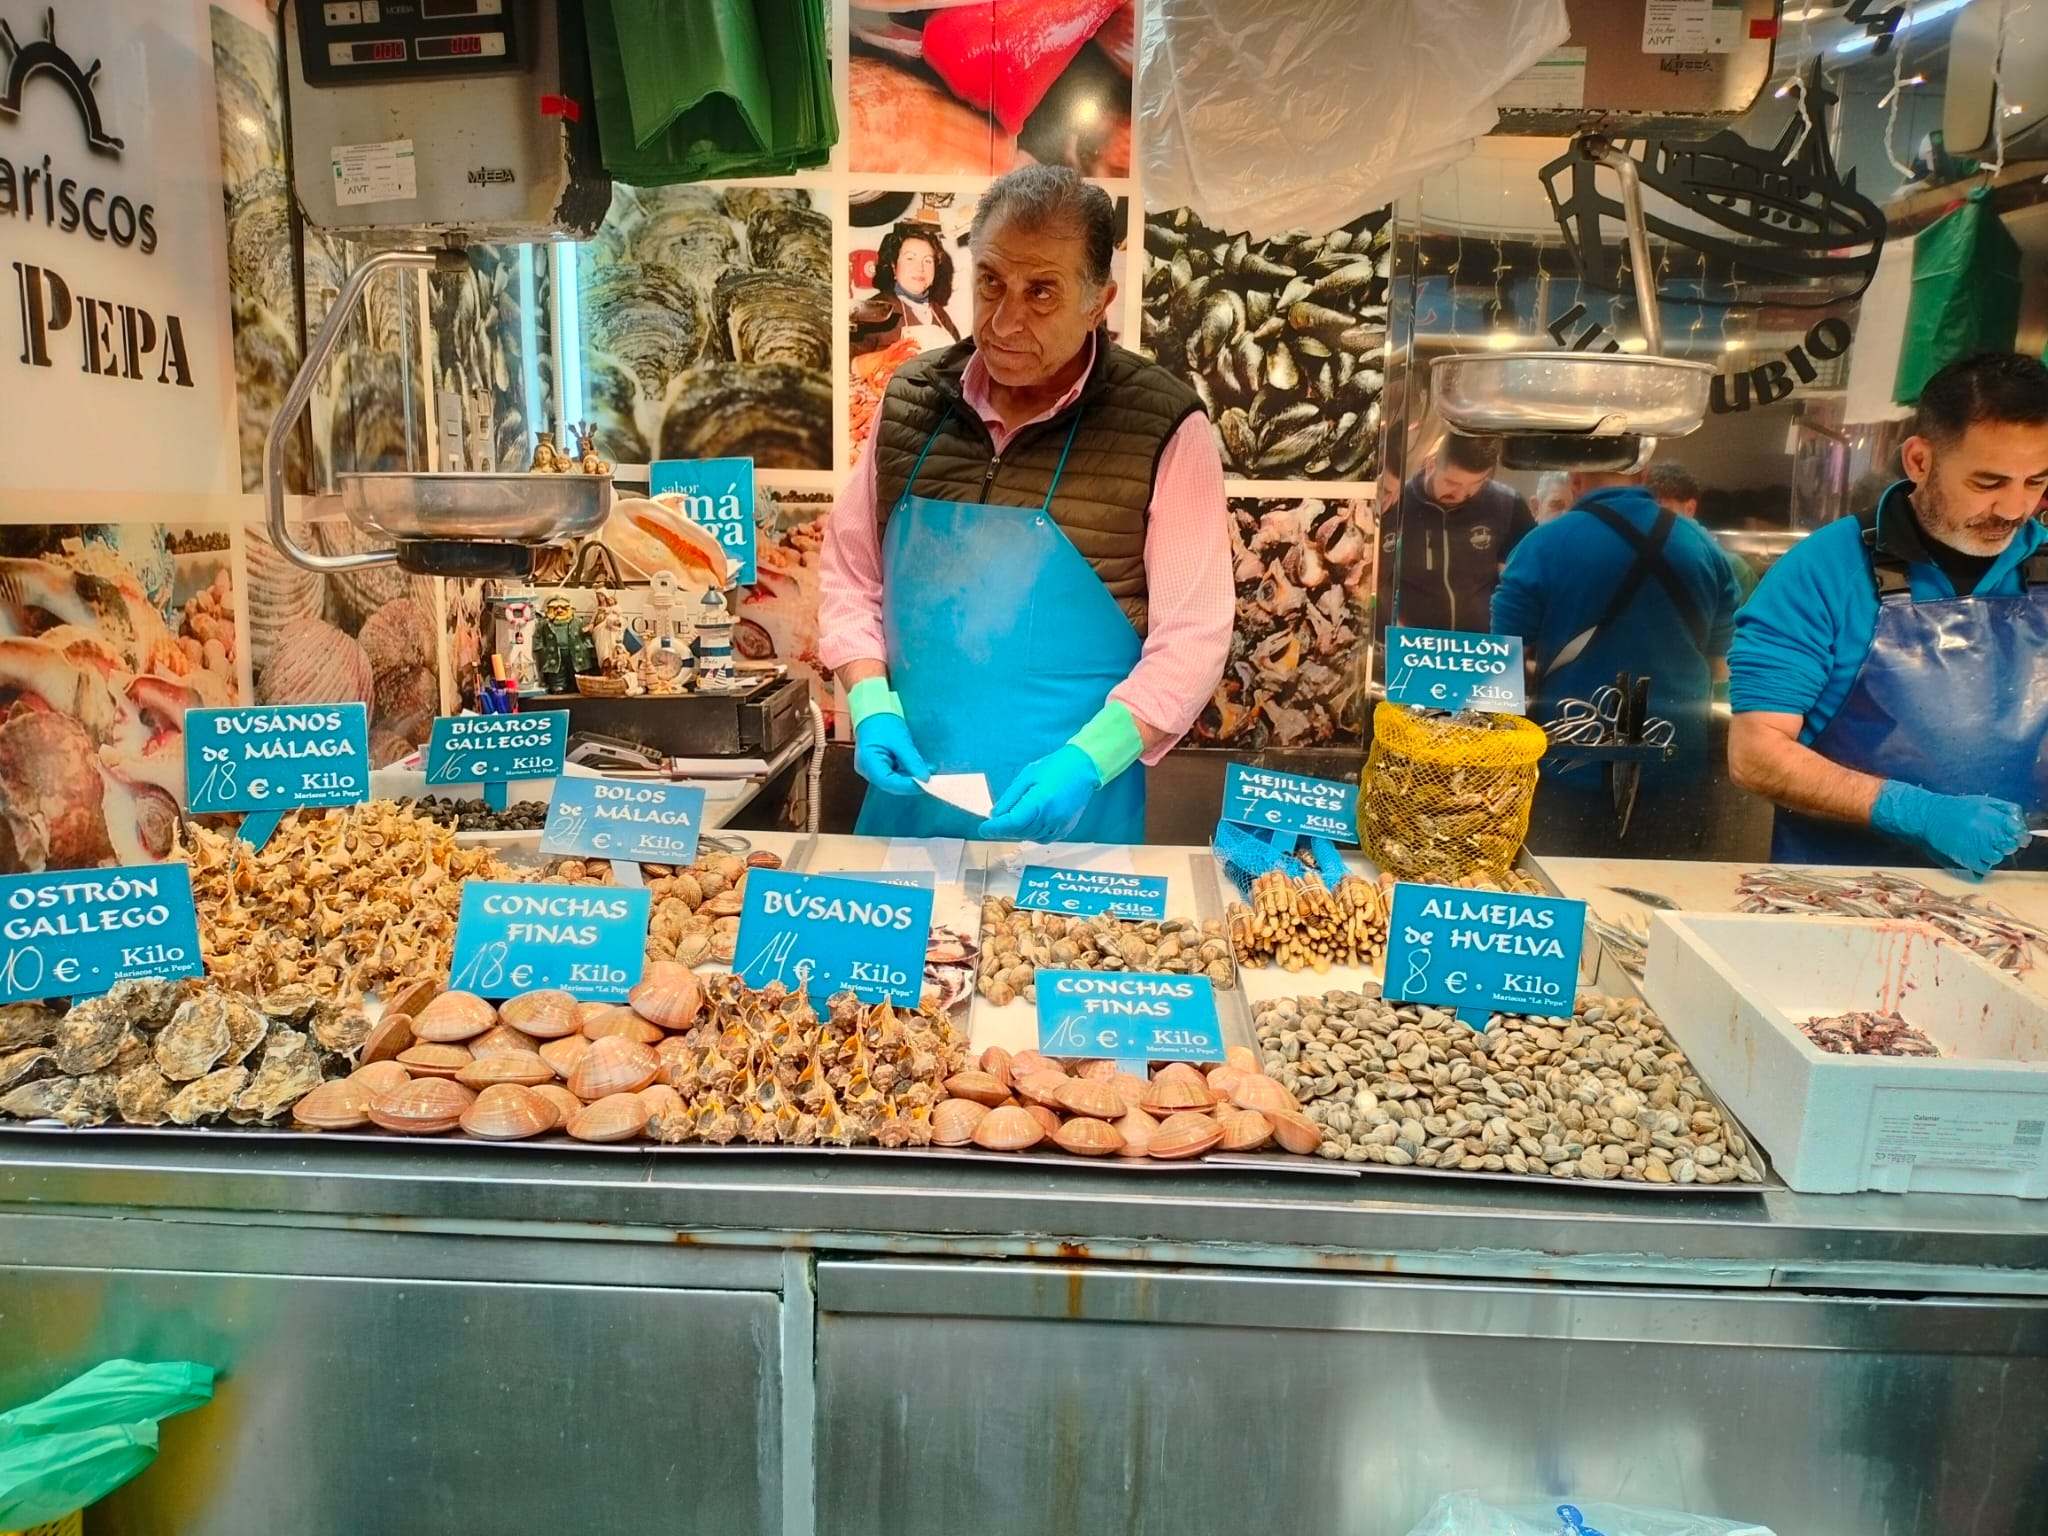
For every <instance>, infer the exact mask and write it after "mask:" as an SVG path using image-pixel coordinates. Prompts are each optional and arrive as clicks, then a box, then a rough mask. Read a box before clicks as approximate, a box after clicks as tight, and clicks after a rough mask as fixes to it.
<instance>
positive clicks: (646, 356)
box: [583, 261, 711, 419]
mask: <svg viewBox="0 0 2048 1536" xmlns="http://www.w3.org/2000/svg"><path fill="white" fill-rule="evenodd" d="M588 270H589V276H588V277H587V278H586V279H585V281H586V283H587V284H588V286H586V287H585V288H584V290H583V326H584V337H585V340H586V343H587V345H588V346H589V347H590V349H591V351H592V352H595V353H598V354H601V355H603V356H604V357H606V358H608V359H610V360H611V361H612V362H614V363H616V364H617V365H618V366H619V367H620V368H622V369H624V371H625V372H626V373H627V374H628V375H629V376H630V377H631V378H632V380H633V383H634V386H635V388H636V390H637V392H638V393H639V395H640V396H641V397H642V398H644V399H649V400H658V399H660V398H661V396H662V395H663V393H664V392H665V391H666V390H667V388H668V385H669V381H670V380H672V379H674V378H675V377H676V376H677V375H678V374H680V373H682V372H683V371H684V370H685V369H687V368H690V367H692V366H694V365H695V364H697V363H700V362H702V361H704V359H705V357H706V356H707V353H708V346H709V342H710V339H711V313H710V310H709V308H708V307H707V306H706V305H705V302H704V297H703V295H702V294H700V293H699V292H698V291H697V289H696V288H694V287H692V286H691V285H690V284H689V283H686V282H684V281H683V279H682V277H681V276H680V275H679V274H678V273H676V272H675V271H674V270H673V269H672V268H668V267H662V266H653V265H641V264H639V263H635V262H630V261H626V262H619V263H617V264H615V265H606V266H597V267H593V268H591V269H588ZM628 419H630V418H628Z"/></svg>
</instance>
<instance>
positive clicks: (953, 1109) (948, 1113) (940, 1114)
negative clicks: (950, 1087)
mask: <svg viewBox="0 0 2048 1536" xmlns="http://www.w3.org/2000/svg"><path fill="white" fill-rule="evenodd" d="M992 1113H993V1111H992V1110H990V1109H989V1107H988V1106H987V1105H986V1104H983V1103H980V1102H978V1101H977V1100H974V1099H946V1100H943V1101H941V1103H940V1104H939V1106H938V1108H936V1109H934V1110H933V1111H932V1145H933V1146H935V1147H964V1146H966V1145H967V1144H968V1143H969V1142H971V1141H973V1140H974V1128H975V1127H976V1126H978V1125H980V1124H981V1122H982V1121H983V1120H986V1119H987V1118H988V1117H989V1115H990V1114H992Z"/></svg>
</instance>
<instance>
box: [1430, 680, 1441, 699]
mask: <svg viewBox="0 0 2048 1536" xmlns="http://www.w3.org/2000/svg"><path fill="white" fill-rule="evenodd" d="M1444 693H1445V689H1444V685H1443V684H1442V683H1431V684H1430V685H1429V696H1430V697H1431V698H1432V699H1440V698H1442V697H1443V696H1444Z"/></svg>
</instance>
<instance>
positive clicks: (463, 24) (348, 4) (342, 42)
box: [296, 0, 524, 86]
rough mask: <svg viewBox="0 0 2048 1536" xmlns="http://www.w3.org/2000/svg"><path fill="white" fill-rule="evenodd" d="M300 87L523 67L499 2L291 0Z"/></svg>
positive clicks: (508, 10) (508, 12)
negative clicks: (302, 79)
mask: <svg viewBox="0 0 2048 1536" xmlns="http://www.w3.org/2000/svg"><path fill="white" fill-rule="evenodd" d="M296 3H297V7H298V14H297V20H298V24H299V44H300V63H301V66H302V68H303V69H304V71H305V76H306V83H307V84H308V85H326V86H334V85H354V84H357V83H359V82H368V81H384V80H423V79H437V78H444V77H448V76H458V77H459V76H463V75H489V74H499V73H503V72H505V71H508V70H513V69H518V68H520V67H522V66H523V64H524V60H522V58H521V57H520V54H519V38H518V33H517V31H516V29H515V28H514V25H513V17H512V12H513V11H514V10H516V9H517V5H516V3H514V4H509V5H508V4H507V3H506V0H296Z"/></svg>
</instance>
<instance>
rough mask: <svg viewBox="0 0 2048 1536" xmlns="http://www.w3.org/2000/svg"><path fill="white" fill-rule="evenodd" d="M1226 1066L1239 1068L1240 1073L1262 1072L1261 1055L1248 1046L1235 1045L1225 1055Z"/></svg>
mask: <svg viewBox="0 0 2048 1536" xmlns="http://www.w3.org/2000/svg"><path fill="white" fill-rule="evenodd" d="M1223 1061H1224V1065H1226V1066H1231V1067H1235V1068H1237V1070H1238V1071H1240V1072H1257V1071H1259V1070H1261V1067H1260V1062H1259V1053H1258V1052H1257V1051H1255V1050H1253V1049H1252V1048H1251V1047H1250V1046H1248V1045H1233V1046H1232V1047H1230V1049H1229V1050H1227V1051H1225V1052H1224V1053H1223Z"/></svg>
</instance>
